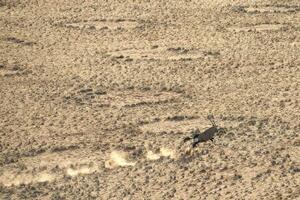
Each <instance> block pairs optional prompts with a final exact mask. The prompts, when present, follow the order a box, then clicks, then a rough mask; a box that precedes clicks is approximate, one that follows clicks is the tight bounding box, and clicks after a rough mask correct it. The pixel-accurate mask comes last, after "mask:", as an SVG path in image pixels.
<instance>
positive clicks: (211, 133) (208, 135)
mask: <svg viewBox="0 0 300 200" xmlns="http://www.w3.org/2000/svg"><path fill="white" fill-rule="evenodd" d="M207 119H208V120H209V121H210V122H211V124H212V127H210V128H208V129H206V130H205V131H204V132H203V133H201V132H200V131H199V130H197V132H196V133H194V134H193V135H192V137H186V138H184V140H183V142H187V141H189V140H192V147H193V148H194V147H196V146H197V145H198V144H199V143H201V142H207V141H209V140H210V141H213V140H214V137H215V135H216V134H217V133H220V132H224V129H223V128H219V127H218V126H217V125H216V123H215V121H214V117H213V115H209V116H208V117H207Z"/></svg>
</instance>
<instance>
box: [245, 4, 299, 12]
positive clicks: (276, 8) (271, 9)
mask: <svg viewBox="0 0 300 200" xmlns="http://www.w3.org/2000/svg"><path fill="white" fill-rule="evenodd" d="M243 10H244V11H245V12H247V13H290V12H297V11H299V10H300V8H299V7H297V6H271V5H267V6H249V7H243Z"/></svg>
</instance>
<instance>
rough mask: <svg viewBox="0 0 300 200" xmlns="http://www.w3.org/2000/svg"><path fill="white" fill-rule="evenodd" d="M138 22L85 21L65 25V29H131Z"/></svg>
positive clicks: (137, 24)
mask: <svg viewBox="0 0 300 200" xmlns="http://www.w3.org/2000/svg"><path fill="white" fill-rule="evenodd" d="M139 24H140V23H139V22H137V21H135V20H123V19H118V20H107V19H102V20H86V21H81V22H72V23H67V24H66V25H65V26H66V27H67V28H76V29H81V30H87V29H89V30H105V29H109V30H117V29H133V28H136V27H138V26H139Z"/></svg>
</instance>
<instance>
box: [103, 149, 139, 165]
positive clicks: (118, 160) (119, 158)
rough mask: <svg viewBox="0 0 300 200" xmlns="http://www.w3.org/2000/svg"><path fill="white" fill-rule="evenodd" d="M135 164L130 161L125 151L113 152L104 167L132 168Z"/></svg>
mask: <svg viewBox="0 0 300 200" xmlns="http://www.w3.org/2000/svg"><path fill="white" fill-rule="evenodd" d="M135 164H136V162H133V161H130V159H129V154H128V153H127V152H125V151H113V152H111V154H110V159H109V160H108V161H106V162H105V167H106V168H109V169H112V168H115V167H118V166H121V167H124V166H134V165H135Z"/></svg>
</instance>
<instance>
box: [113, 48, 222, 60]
mask: <svg viewBox="0 0 300 200" xmlns="http://www.w3.org/2000/svg"><path fill="white" fill-rule="evenodd" d="M108 55H109V56H111V57H112V58H115V59H124V60H125V61H126V60H192V59H199V58H204V57H206V56H217V55H219V52H205V51H200V50H199V49H187V48H183V47H176V48H173V47H171V48H163V47H158V46H154V47H152V48H148V49H126V50H120V51H114V52H109V53H108Z"/></svg>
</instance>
